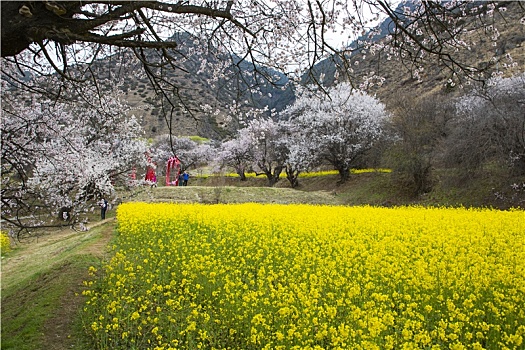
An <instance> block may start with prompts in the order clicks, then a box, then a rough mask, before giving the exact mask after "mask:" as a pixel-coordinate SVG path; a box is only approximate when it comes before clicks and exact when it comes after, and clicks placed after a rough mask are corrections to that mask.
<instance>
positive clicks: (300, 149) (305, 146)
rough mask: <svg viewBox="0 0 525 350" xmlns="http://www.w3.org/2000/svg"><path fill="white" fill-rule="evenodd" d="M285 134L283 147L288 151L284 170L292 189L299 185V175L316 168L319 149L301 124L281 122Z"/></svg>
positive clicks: (282, 138)
mask: <svg viewBox="0 0 525 350" xmlns="http://www.w3.org/2000/svg"><path fill="white" fill-rule="evenodd" d="M281 124H282V127H283V129H284V130H285V132H284V133H283V135H282V136H281V140H280V142H281V147H282V148H284V149H286V151H287V152H286V155H287V156H286V160H285V163H284V165H285V166H284V170H285V172H286V179H287V180H288V182H289V183H290V186H292V188H295V187H297V186H298V185H299V174H301V173H302V172H306V171H309V170H311V169H312V168H313V167H315V166H316V165H317V163H318V159H317V158H316V156H315V155H316V152H317V147H316V145H315V144H313V143H312V142H311V140H310V138H309V136H308V134H309V133H307V132H305V130H304V128H303V126H302V125H301V124H296V123H293V122H288V121H286V122H285V121H282V122H281Z"/></svg>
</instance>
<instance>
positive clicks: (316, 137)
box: [221, 83, 387, 187]
mask: <svg viewBox="0 0 525 350" xmlns="http://www.w3.org/2000/svg"><path fill="white" fill-rule="evenodd" d="M283 115H284V116H286V117H288V118H289V121H279V122H276V121H273V120H271V119H265V118H259V119H254V120H252V121H250V122H249V124H248V126H247V127H246V128H243V129H241V130H239V132H238V134H237V138H236V139H235V141H229V142H228V143H227V144H226V145H227V147H223V151H222V156H221V159H222V160H223V162H225V160H228V162H225V163H224V164H231V165H233V166H234V168H235V169H237V171H238V172H240V173H242V172H243V170H244V169H245V167H246V166H245V165H244V164H247V163H243V162H246V161H247V160H248V159H249V160H250V162H251V167H252V168H253V169H255V170H256V171H257V170H258V171H261V172H263V173H264V174H265V175H266V176H267V178H268V181H269V184H270V185H273V184H275V183H276V182H277V181H278V179H279V175H280V174H281V172H282V171H283V170H284V171H285V172H286V175H287V178H288V180H289V181H290V184H291V185H292V187H296V186H297V184H298V181H297V180H298V176H299V174H300V173H301V172H302V171H306V170H309V169H312V168H313V167H315V166H319V165H322V164H330V165H332V166H333V167H334V168H336V169H337V170H338V171H339V174H340V180H341V182H344V181H346V180H347V179H348V176H349V175H350V169H351V168H352V167H354V166H356V162H357V160H358V158H359V157H360V156H362V155H363V154H364V153H365V152H366V151H367V150H369V149H370V148H371V147H372V146H373V145H374V143H375V142H376V141H377V140H378V139H379V138H380V137H381V135H382V132H383V125H382V124H383V122H384V120H385V119H386V117H387V112H386V111H385V109H384V105H383V104H382V103H380V102H379V100H377V99H376V98H374V97H371V96H369V95H367V94H366V93H364V92H361V91H357V90H353V89H352V87H351V86H350V85H349V84H346V83H343V84H339V85H337V86H334V87H332V88H329V89H328V90H327V94H323V93H321V94H320V95H314V94H313V93H312V92H311V91H308V90H305V91H304V94H303V95H302V96H300V97H299V98H298V99H297V100H296V102H295V103H294V104H293V105H292V106H290V107H289V108H288V109H287V110H286V111H284V112H283ZM234 145H235V146H234ZM241 145H242V146H241ZM232 148H233V149H232ZM227 149H228V151H227ZM241 149H242V150H243V152H241V151H240V150H241ZM234 150H235V152H234ZM241 178H242V176H241Z"/></svg>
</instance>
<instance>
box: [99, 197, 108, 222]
mask: <svg viewBox="0 0 525 350" xmlns="http://www.w3.org/2000/svg"><path fill="white" fill-rule="evenodd" d="M107 209H108V201H107V200H106V199H105V198H102V200H101V201H100V218H101V219H102V220H104V219H105V218H106V210H107Z"/></svg>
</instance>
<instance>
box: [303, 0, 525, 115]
mask: <svg viewBox="0 0 525 350" xmlns="http://www.w3.org/2000/svg"><path fill="white" fill-rule="evenodd" d="M483 4H484V2H482V1H478V2H474V3H473V4H472V5H473V6H480V5H483ZM485 4H486V3H485ZM401 6H409V7H410V8H411V9H412V10H413V9H414V7H415V3H414V2H413V1H405V2H402V3H401V4H400V5H399V7H398V8H397V9H396V12H398V13H401V12H402V9H401ZM500 6H501V7H500V11H502V12H505V16H500V15H498V14H496V15H495V16H494V18H493V20H494V24H493V27H494V28H497V30H498V31H497V32H493V33H490V32H485V33H483V34H482V35H480V36H477V37H474V36H473V37H472V39H473V41H474V42H475V45H473V46H472V47H470V48H468V49H458V50H457V52H454V55H455V57H457V58H459V59H460V60H461V61H463V62H467V63H468V64H469V65H471V66H474V67H477V68H480V69H483V68H488V69H487V72H486V74H485V76H484V78H485V79H486V78H488V77H490V76H492V74H496V72H497V71H498V70H500V71H503V74H505V75H511V74H515V73H519V72H523V71H525V49H524V46H525V44H524V41H525V25H520V24H519V23H520V19H521V22H522V23H523V18H525V17H524V15H525V9H524V8H523V5H522V4H520V3H519V2H513V1H506V2H501V3H500ZM487 20H488V19H487ZM516 24H517V25H516ZM391 28H393V22H392V20H391V19H390V18H387V19H385V20H384V21H383V22H382V23H381V24H380V25H379V26H378V28H376V30H374V31H373V32H370V33H367V34H365V35H363V36H361V37H359V38H358V39H357V40H355V41H354V42H353V43H352V44H351V45H350V46H349V50H348V51H349V52H351V53H350V54H348V55H347V56H345V58H346V59H347V61H348V62H346V64H348V65H349V66H350V67H351V77H350V79H351V80H352V82H353V84H354V86H356V87H360V88H363V89H365V90H367V91H368V92H369V93H372V94H375V95H377V96H378V97H379V98H380V99H381V100H382V101H384V102H386V103H387V105H388V102H389V101H392V100H395V99H396V98H397V97H398V96H399V94H400V93H404V94H406V95H408V96H413V97H415V96H418V97H424V96H431V95H432V94H435V93H453V94H461V93H463V91H464V90H463V89H462V88H463V87H465V86H466V85H469V84H470V83H471V82H470V81H468V80H465V79H463V80H460V77H459V76H455V75H454V74H452V72H451V71H450V70H449V69H447V68H446V67H445V66H444V64H443V63H439V62H437V61H432V60H429V61H428V62H427V64H426V65H424V66H423V69H422V70H420V71H417V70H416V66H415V65H411V64H410V63H407V62H408V61H407V62H401V60H400V59H399V58H398V57H394V56H393V55H392V53H391V52H386V51H377V52H372V50H370V49H367V48H366V45H364V44H365V43H370V42H372V43H380V42H381V41H383V40H386V39H387V36H388V35H389V34H390V30H391ZM472 35H476V34H475V33H474V32H473V34H472ZM491 35H498V36H499V37H498V40H497V46H496V47H495V46H493V45H494V41H493V40H491ZM509 58H510V59H509ZM495 61H499V62H501V63H498V64H494V65H492V66H491V64H492V63H493V62H495ZM343 68H344V64H343V61H342V59H341V58H340V57H337V56H331V57H328V58H327V59H325V60H323V61H321V62H319V63H318V64H317V65H316V66H315V67H314V70H313V73H312V75H313V77H312V76H307V75H305V76H304V77H303V84H309V83H313V82H314V81H315V80H316V79H317V80H318V79H319V78H320V77H321V76H323V84H325V85H327V86H330V85H332V84H333V83H334V82H335V76H336V75H339V76H344V73H343V72H342V69H343ZM498 74H501V73H498ZM314 78H315V79H314ZM451 82H452V83H451Z"/></svg>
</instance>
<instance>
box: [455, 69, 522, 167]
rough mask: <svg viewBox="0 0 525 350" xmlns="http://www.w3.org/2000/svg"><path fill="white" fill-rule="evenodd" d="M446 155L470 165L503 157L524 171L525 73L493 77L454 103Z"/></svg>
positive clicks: (506, 162) (465, 165) (462, 163)
mask: <svg viewBox="0 0 525 350" xmlns="http://www.w3.org/2000/svg"><path fill="white" fill-rule="evenodd" d="M456 107H457V113H458V118H457V120H456V123H455V125H454V128H453V132H452V134H451V135H450V142H449V145H450V146H449V154H448V157H449V158H450V159H451V160H453V161H455V162H456V163H457V164H459V165H461V166H463V167H467V168H469V169H472V168H474V167H479V166H481V165H483V164H484V163H485V162H486V161H488V160H497V161H503V162H504V163H505V164H507V165H508V166H510V167H511V168H512V169H513V170H514V171H515V172H516V173H517V174H525V112H524V111H525V73H522V74H519V75H515V76H512V77H509V78H502V77H498V78H493V79H491V80H489V82H488V84H486V86H485V87H484V88H479V89H474V90H472V91H471V92H470V93H468V94H467V95H465V96H463V97H462V98H460V99H459V100H458V102H457V104H456Z"/></svg>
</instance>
